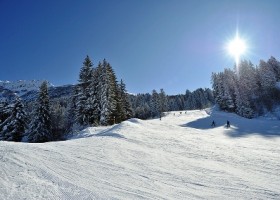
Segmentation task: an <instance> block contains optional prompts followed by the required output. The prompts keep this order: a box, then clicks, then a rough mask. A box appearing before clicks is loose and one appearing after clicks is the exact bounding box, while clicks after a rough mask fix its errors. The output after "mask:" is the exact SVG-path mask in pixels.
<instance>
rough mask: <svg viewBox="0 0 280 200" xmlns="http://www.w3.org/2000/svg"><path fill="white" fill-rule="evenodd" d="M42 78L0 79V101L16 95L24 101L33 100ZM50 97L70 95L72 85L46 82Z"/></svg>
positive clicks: (9, 99) (11, 98)
mask: <svg viewBox="0 0 280 200" xmlns="http://www.w3.org/2000/svg"><path fill="white" fill-rule="evenodd" d="M43 81H44V80H19V81H13V82H12V81H0V101H8V102H10V101H12V100H13V99H15V97H16V96H19V97H21V98H22V99H23V100H25V101H32V100H34V99H35V98H36V97H37V95H38V91H39V88H40V86H41V84H42V83H43ZM48 88H49V95H50V98H56V97H61V96H70V95H71V94H72V89H73V88H74V85H63V86H56V87H55V86H54V85H53V84H51V83H50V82H48Z"/></svg>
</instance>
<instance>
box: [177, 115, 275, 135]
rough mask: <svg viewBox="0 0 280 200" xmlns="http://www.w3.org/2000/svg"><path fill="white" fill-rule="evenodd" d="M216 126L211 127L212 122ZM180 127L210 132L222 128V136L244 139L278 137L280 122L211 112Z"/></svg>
mask: <svg viewBox="0 0 280 200" xmlns="http://www.w3.org/2000/svg"><path fill="white" fill-rule="evenodd" d="M213 120H214V121H215V123H216V126H215V127H211V124H212V121H213ZM227 120H229V121H230V124H231V127H230V128H226V121H227ZM181 126H182V127H190V128H195V129H204V130H208V129H209V131H211V129H215V128H218V127H224V134H226V135H227V136H229V137H244V136H247V135H261V136H263V137H277V136H280V121H270V120H262V119H246V118H242V117H240V116H238V115H236V114H233V113H225V112H218V111H214V112H212V113H211V114H210V115H209V116H208V117H205V118H200V119H197V120H195V121H191V122H188V123H186V124H182V125H181Z"/></svg>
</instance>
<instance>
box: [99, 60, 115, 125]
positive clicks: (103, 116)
mask: <svg viewBox="0 0 280 200" xmlns="http://www.w3.org/2000/svg"><path fill="white" fill-rule="evenodd" d="M100 106H101V109H100V111H101V112H100V123H101V124H102V125H108V124H113V123H114V122H115V118H116V115H117V113H116V112H117V81H116V75H115V73H114V71H113V69H112V67H111V65H110V64H109V63H108V62H107V61H106V60H105V59H104V60H103V63H102V73H101V98H100Z"/></svg>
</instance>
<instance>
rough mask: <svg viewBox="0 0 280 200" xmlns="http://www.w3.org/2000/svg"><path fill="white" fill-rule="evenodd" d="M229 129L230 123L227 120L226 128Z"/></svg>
mask: <svg viewBox="0 0 280 200" xmlns="http://www.w3.org/2000/svg"><path fill="white" fill-rule="evenodd" d="M229 127H230V123H229V121H228V120H227V128H229Z"/></svg>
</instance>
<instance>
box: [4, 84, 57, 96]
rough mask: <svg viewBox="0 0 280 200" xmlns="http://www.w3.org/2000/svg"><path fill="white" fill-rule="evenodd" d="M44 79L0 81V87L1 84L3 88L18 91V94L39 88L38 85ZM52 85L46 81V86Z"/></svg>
mask: <svg viewBox="0 0 280 200" xmlns="http://www.w3.org/2000/svg"><path fill="white" fill-rule="evenodd" d="M43 81H44V80H30V81H29V80H18V81H0V87H1V86H2V87H3V88H5V89H8V90H11V91H14V92H15V93H18V95H19V96H21V95H22V94H24V93H26V92H29V91H32V90H39V87H40V85H41V84H42V83H43ZM51 86H53V85H52V84H50V83H48V87H51Z"/></svg>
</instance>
